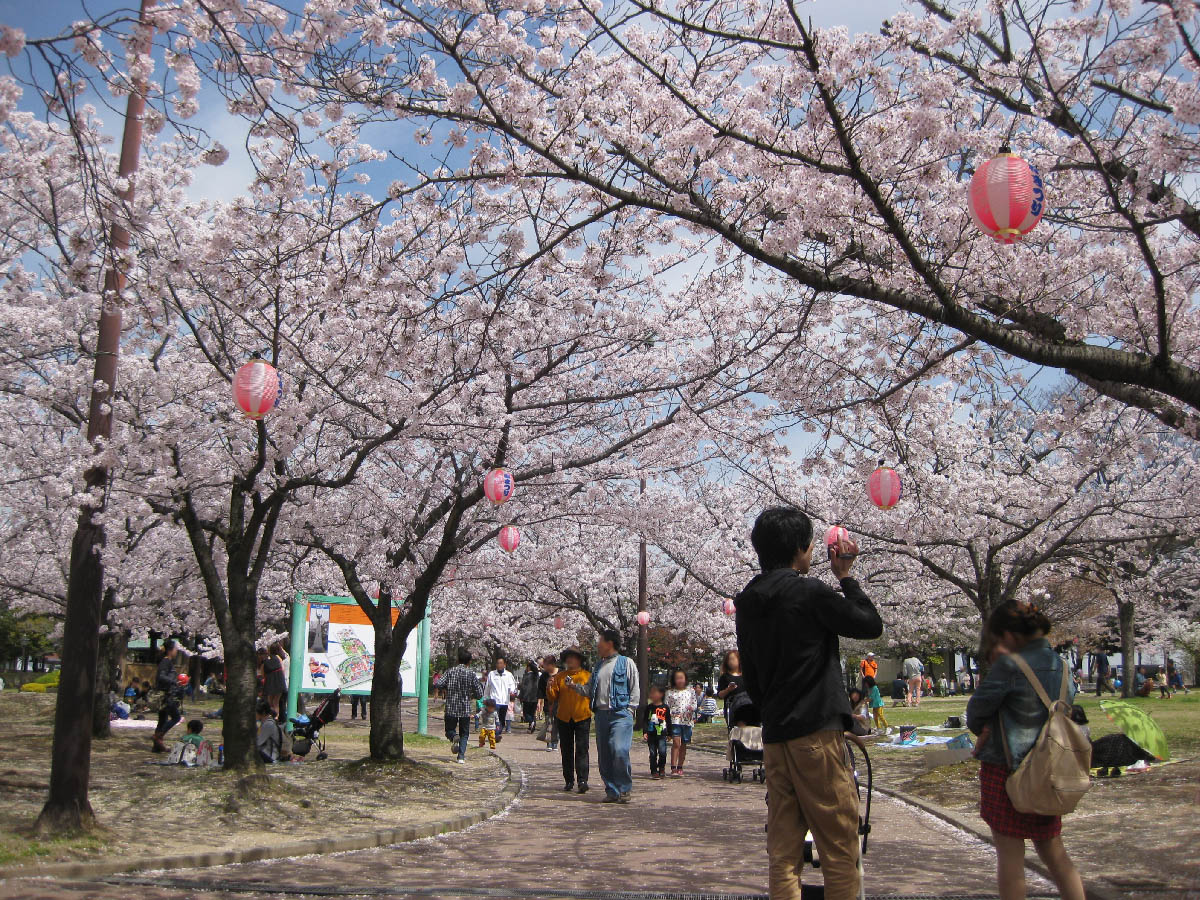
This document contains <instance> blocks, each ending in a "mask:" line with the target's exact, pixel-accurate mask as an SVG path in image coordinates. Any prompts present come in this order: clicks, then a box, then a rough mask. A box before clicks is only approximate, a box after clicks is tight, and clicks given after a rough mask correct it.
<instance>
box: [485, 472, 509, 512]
mask: <svg viewBox="0 0 1200 900" xmlns="http://www.w3.org/2000/svg"><path fill="white" fill-rule="evenodd" d="M516 490H517V482H516V479H514V478H513V475H512V472H510V471H508V469H492V471H490V472H488V473H487V475H486V476H485V477H484V479H483V493H484V496H486V497H487V498H488V499H489V500H491V501H492V503H493V504H494V505H496V506H499V505H500V504H501V503H507V502H508V501H509V500H511V499H512V495H513V494H514V493H515V492H516Z"/></svg>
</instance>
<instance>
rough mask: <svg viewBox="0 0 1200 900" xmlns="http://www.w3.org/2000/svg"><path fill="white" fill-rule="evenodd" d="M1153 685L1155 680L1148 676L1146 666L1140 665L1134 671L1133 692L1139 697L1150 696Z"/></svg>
mask: <svg viewBox="0 0 1200 900" xmlns="http://www.w3.org/2000/svg"><path fill="white" fill-rule="evenodd" d="M1153 687H1154V682H1152V681H1150V680H1149V679H1148V678H1146V670H1145V668H1144V667H1142V666H1138V667H1137V668H1136V669H1135V670H1134V673H1133V693H1134V694H1135V695H1136V696H1138V697H1149V696H1150V689H1151V688H1153Z"/></svg>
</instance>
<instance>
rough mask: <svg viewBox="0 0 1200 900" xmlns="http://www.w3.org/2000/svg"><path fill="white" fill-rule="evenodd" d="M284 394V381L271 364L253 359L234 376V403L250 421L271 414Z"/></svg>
mask: <svg viewBox="0 0 1200 900" xmlns="http://www.w3.org/2000/svg"><path fill="white" fill-rule="evenodd" d="M282 393H283V379H282V378H281V377H280V375H279V372H277V371H276V370H275V367H274V366H273V365H271V364H270V363H269V362H264V361H263V360H261V359H252V360H250V362H248V363H246V364H245V365H244V366H242V367H241V368H240V369H238V370H237V372H236V374H234V376H233V402H234V403H236V404H237V406H238V409H240V410H241V411H242V412H243V413H245V414H246V417H247V418H249V419H261V418H262V417H263V416H265V415H266V414H267V413H269V412H270V411H271V410H272V409H273V408H274V406H275V404H276V403H277V402H278V401H279V397H280V395H281V394H282Z"/></svg>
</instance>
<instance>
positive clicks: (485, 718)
mask: <svg viewBox="0 0 1200 900" xmlns="http://www.w3.org/2000/svg"><path fill="white" fill-rule="evenodd" d="M499 721H500V715H499V713H497V712H496V701H495V700H493V699H492V698H490V697H489V698H488V699H487V700H485V701H483V712H481V713H480V714H479V746H480V747H482V746H483V742H484V741H487V744H488V746H489V747H491V748H492V749H493V750H495V749H496V725H497V723H498V722H499Z"/></svg>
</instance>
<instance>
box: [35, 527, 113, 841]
mask: <svg viewBox="0 0 1200 900" xmlns="http://www.w3.org/2000/svg"><path fill="white" fill-rule="evenodd" d="M103 546H104V528H103V527H102V526H101V525H100V523H99V522H98V521H97V520H96V518H95V517H94V514H93V510H92V508H91V507H86V506H85V507H84V508H83V509H82V510H81V511H80V513H79V524H78V527H77V528H76V530H75V537H74V539H73V540H72V541H71V570H70V579H69V580H68V582H67V608H66V617H65V618H64V621H63V640H62V672H61V674H60V676H59V682H58V699H57V702H56V703H55V704H54V743H53V745H52V746H51V750H50V794H49V796H48V797H47V799H46V805H45V806H43V807H42V812H41V815H39V816H38V819H37V823H36V825H35V826H34V827H35V831H36V832H37V834H39V835H42V836H47V835H53V834H62V833H71V832H79V831H87V830H90V829H91V828H92V827H94V826H95V824H96V816H95V814H94V813H93V812H92V805H91V803H90V802H89V801H88V780H89V778H90V777H91V769H92V715H93V708H94V706H95V694H96V682H95V678H96V658H97V656H98V653H99V644H100V641H99V637H100V618H101V604H102V601H103V593H104V566H103V564H102V563H101V561H100V548H101V547H103Z"/></svg>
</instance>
